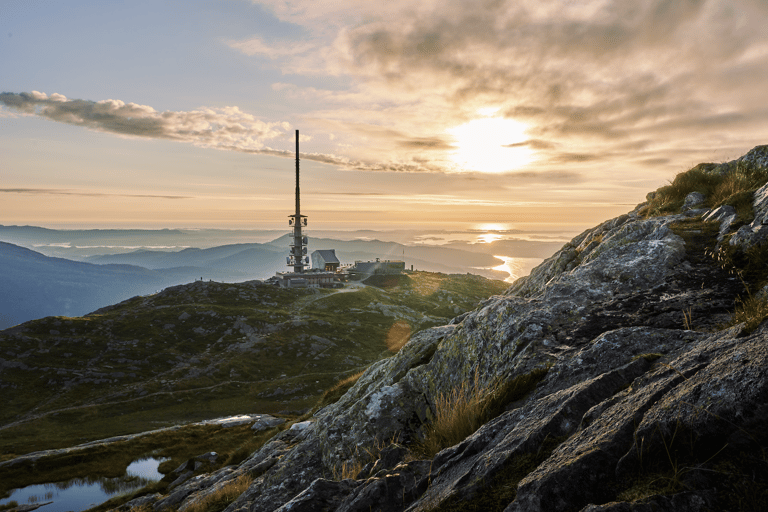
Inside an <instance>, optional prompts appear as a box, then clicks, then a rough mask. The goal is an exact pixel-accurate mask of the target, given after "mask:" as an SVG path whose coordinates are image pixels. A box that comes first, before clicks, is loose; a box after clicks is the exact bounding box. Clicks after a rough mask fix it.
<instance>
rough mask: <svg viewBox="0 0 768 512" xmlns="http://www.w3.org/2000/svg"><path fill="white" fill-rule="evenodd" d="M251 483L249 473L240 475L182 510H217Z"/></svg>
mask: <svg viewBox="0 0 768 512" xmlns="http://www.w3.org/2000/svg"><path fill="white" fill-rule="evenodd" d="M252 483H253V478H252V477H251V476H250V475H240V476H239V477H237V478H236V479H234V480H232V481H230V482H228V483H226V484H225V485H223V486H222V487H220V488H219V489H217V490H215V491H214V492H212V493H210V494H207V495H206V496H204V497H203V498H202V499H201V500H199V501H196V502H194V503H192V504H191V505H190V506H189V507H187V508H185V509H184V512H218V511H220V510H224V509H225V508H227V506H228V505H229V504H230V503H232V502H233V501H235V500H236V499H237V498H238V497H239V496H240V495H241V494H243V493H244V492H245V491H246V489H248V487H250V485H251V484H252Z"/></svg>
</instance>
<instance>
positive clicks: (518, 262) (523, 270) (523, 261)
mask: <svg viewBox="0 0 768 512" xmlns="http://www.w3.org/2000/svg"><path fill="white" fill-rule="evenodd" d="M493 257H494V258H498V259H500V260H501V261H503V262H504V263H502V264H501V265H497V266H495V267H491V268H492V270H497V271H499V272H506V273H507V274H509V276H508V277H506V278H505V279H504V281H505V282H507V283H513V282H515V281H516V280H517V279H519V278H521V277H523V276H527V275H528V274H530V273H531V270H532V269H533V268H534V267H535V266H536V265H538V264H539V263H541V262H542V261H544V258H512V257H510V256H497V255H494V256H493Z"/></svg>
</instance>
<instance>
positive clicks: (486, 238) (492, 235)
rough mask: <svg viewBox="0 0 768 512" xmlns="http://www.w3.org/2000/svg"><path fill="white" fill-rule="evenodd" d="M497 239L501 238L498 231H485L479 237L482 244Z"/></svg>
mask: <svg viewBox="0 0 768 512" xmlns="http://www.w3.org/2000/svg"><path fill="white" fill-rule="evenodd" d="M496 240H501V235H499V234H498V233H483V234H482V235H479V236H478V237H477V241H478V242H479V243H481V244H489V243H491V242H495V241H496Z"/></svg>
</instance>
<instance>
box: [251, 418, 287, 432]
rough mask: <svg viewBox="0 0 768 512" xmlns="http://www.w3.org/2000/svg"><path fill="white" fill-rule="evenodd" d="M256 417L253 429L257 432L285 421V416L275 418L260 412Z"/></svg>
mask: <svg viewBox="0 0 768 512" xmlns="http://www.w3.org/2000/svg"><path fill="white" fill-rule="evenodd" d="M255 419H256V421H255V422H254V423H253V426H251V430H253V431H255V432H261V431H262V430H267V429H270V428H273V427H276V426H278V425H282V424H283V423H285V419H284V418H275V417H274V416H271V415H269V414H258V415H256V418H255Z"/></svg>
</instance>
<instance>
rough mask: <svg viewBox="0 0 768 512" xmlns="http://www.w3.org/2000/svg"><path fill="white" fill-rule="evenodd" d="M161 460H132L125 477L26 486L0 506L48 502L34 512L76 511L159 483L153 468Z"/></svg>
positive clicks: (12, 493) (13, 492)
mask: <svg viewBox="0 0 768 512" xmlns="http://www.w3.org/2000/svg"><path fill="white" fill-rule="evenodd" d="M165 460H167V459H155V458H145V459H139V460H136V461H133V462H132V463H131V464H130V465H129V466H128V468H127V469H126V470H125V475H123V476H122V477H119V478H76V479H74V480H70V481H68V482H56V483H50V484H41V485H30V486H28V487H24V488H22V489H14V490H13V491H12V492H11V495H10V496H9V497H8V498H4V499H2V500H0V505H5V504H6V503H8V502H11V501H15V502H17V503H18V504H19V505H34V504H37V503H48V502H52V503H48V504H47V505H43V506H41V507H40V508H38V509H37V510H39V511H40V512H66V511H72V512H80V511H81V510H86V509H88V508H91V507H95V506H96V505H99V504H100V503H103V502H105V501H107V500H108V499H110V498H114V497H115V496H118V495H120V494H126V493H129V492H133V491H136V490H138V489H141V488H142V487H144V486H145V485H147V484H150V483H152V482H156V481H158V480H160V479H161V478H162V477H163V475H162V474H161V473H159V472H158V471H157V468H158V466H159V465H160V463H162V462H163V461H165Z"/></svg>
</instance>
